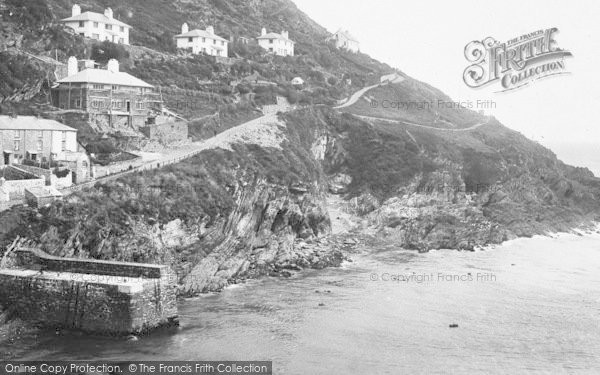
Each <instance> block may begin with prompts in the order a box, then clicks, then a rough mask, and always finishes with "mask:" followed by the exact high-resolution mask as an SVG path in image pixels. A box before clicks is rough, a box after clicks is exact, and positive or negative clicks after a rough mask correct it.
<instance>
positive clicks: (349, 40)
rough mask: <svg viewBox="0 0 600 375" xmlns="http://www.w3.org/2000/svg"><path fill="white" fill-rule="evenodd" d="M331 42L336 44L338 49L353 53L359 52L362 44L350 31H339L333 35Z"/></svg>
mask: <svg viewBox="0 0 600 375" xmlns="http://www.w3.org/2000/svg"><path fill="white" fill-rule="evenodd" d="M330 40H333V41H334V42H335V46H336V48H339V49H345V50H348V51H351V52H358V51H359V50H360V43H359V42H358V40H357V39H356V38H355V37H353V36H352V34H350V32H349V31H348V30H342V29H339V30H338V31H337V32H336V33H335V34H333V36H332V37H331V38H330Z"/></svg>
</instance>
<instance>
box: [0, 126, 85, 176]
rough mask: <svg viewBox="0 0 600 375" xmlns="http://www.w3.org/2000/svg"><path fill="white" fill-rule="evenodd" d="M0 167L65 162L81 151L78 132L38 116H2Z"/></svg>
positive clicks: (0, 127)
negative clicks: (28, 161) (67, 156)
mask: <svg viewBox="0 0 600 375" xmlns="http://www.w3.org/2000/svg"><path fill="white" fill-rule="evenodd" d="M0 146H1V147H2V158H0V166H2V165H10V164H14V163H16V164H20V163H22V162H23V161H24V160H31V161H36V162H37V161H43V160H46V161H48V160H62V159H64V157H65V153H69V152H71V153H75V152H78V151H79V148H78V144H77V129H74V128H72V127H70V126H67V125H64V124H62V123H60V122H57V121H54V120H49V119H43V118H38V117H35V116H0Z"/></svg>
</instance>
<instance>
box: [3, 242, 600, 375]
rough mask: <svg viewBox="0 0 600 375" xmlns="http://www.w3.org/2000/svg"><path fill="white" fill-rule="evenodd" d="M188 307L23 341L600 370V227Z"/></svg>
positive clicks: (354, 270) (391, 370) (42, 354)
mask: <svg viewBox="0 0 600 375" xmlns="http://www.w3.org/2000/svg"><path fill="white" fill-rule="evenodd" d="M393 279H394V280H393ZM320 304H322V305H321V306H320ZM180 315H181V328H180V329H178V330H176V331H174V332H169V333H166V332H163V333H159V334H154V335H151V336H150V337H144V338H141V339H140V340H139V341H135V342H130V341H125V340H115V339H104V338H93V337H82V336H73V335H67V336H54V335H52V334H44V335H42V336H41V337H38V338H37V339H35V340H34V339H29V340H25V341H24V342H20V343H18V344H17V345H16V346H13V347H12V348H11V350H12V351H13V352H14V353H15V354H17V355H18V357H19V359H31V360H34V359H55V360H57V359H105V360H142V359H146V360H156V359H181V360H243V359H246V360H249V359H252V360H272V361H273V363H274V370H275V373H276V374H404V373H427V374H444V373H456V374H463V373H469V374H474V373H498V374H507V373H532V374H561V373H565V374H566V373H569V374H571V373H584V374H598V373H600V235H586V236H575V235H561V236H559V237H558V238H548V237H535V238H533V239H519V240H515V241H510V242H508V243H506V244H504V245H502V246H498V247H496V248H495V249H489V250H487V251H480V252H476V253H468V252H456V251H435V252H431V253H428V254H415V253H413V252H407V251H403V250H399V249H397V248H395V247H393V246H390V247H388V248H380V249H375V250H374V249H371V250H369V252H368V254H367V255H361V256H360V257H357V258H356V259H355V261H354V262H353V263H348V264H346V265H345V266H344V267H343V268H341V269H329V270H322V271H308V272H303V273H301V274H299V275H296V276H294V277H292V278H290V279H280V278H266V279H263V280H259V281H253V282H250V283H247V284H245V285H243V286H239V287H234V288H229V289H227V290H225V291H224V292H222V293H220V294H215V295H209V296H205V297H200V298H195V299H189V300H186V301H184V302H182V303H181V305H180ZM450 324H457V325H458V327H457V328H450V327H449V325H450Z"/></svg>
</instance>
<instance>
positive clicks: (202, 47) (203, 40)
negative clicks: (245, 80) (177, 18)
mask: <svg viewBox="0 0 600 375" xmlns="http://www.w3.org/2000/svg"><path fill="white" fill-rule="evenodd" d="M175 41H176V43H177V48H181V49H186V50H189V51H191V52H192V53H193V54H194V55H198V54H201V53H204V54H206V55H210V56H220V57H227V54H228V52H227V49H228V46H229V41H228V40H227V39H225V38H222V37H220V36H218V35H216V34H215V29H214V28H213V27H212V26H208V27H207V28H206V30H199V29H195V30H191V31H190V30H189V27H188V24H187V23H184V24H183V25H182V26H181V34H179V35H175Z"/></svg>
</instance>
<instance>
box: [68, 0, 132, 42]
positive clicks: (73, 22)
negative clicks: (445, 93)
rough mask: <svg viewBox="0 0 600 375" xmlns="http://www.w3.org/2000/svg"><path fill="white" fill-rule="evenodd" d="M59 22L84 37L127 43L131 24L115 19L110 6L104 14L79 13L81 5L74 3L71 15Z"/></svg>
mask: <svg viewBox="0 0 600 375" xmlns="http://www.w3.org/2000/svg"><path fill="white" fill-rule="evenodd" d="M61 22H62V23H63V24H65V26H67V27H70V28H71V29H73V30H74V31H75V33H77V34H79V35H81V36H83V37H86V38H90V39H95V40H99V41H105V40H108V41H109V42H113V43H118V44H129V30H130V29H131V26H129V25H127V24H126V23H123V22H121V21H119V20H117V19H115V18H114V15H113V11H112V9H111V8H106V9H105V10H104V14H100V13H94V12H84V13H81V7H80V6H79V5H77V4H75V5H73V8H72V13H71V17H69V18H65V19H63V20H61Z"/></svg>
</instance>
